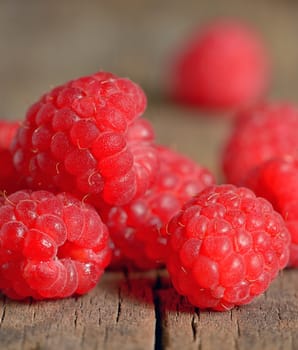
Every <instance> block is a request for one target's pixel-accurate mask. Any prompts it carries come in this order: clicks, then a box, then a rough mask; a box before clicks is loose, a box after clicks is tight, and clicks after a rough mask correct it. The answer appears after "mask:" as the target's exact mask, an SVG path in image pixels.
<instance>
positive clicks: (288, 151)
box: [222, 103, 298, 185]
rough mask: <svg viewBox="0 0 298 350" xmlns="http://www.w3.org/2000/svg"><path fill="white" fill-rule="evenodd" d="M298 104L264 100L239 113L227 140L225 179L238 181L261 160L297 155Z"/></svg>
mask: <svg viewBox="0 0 298 350" xmlns="http://www.w3.org/2000/svg"><path fill="white" fill-rule="evenodd" d="M297 129H298V107H297V106H294V105H292V104H289V103H267V104H264V105H258V106H254V107H251V108H249V109H247V110H245V111H243V112H241V113H240V114H239V117H238V118H237V120H236V124H235V127H234V130H233V131H232V133H231V135H230V137H229V139H228V140H227V143H226V146H225V149H224V152H223V160H222V167H223V172H224V174H225V177H226V180H227V182H230V183H233V184H236V185H239V184H241V181H242V180H243V179H244V178H245V176H246V174H247V172H248V171H249V170H250V169H252V168H254V167H255V166H257V165H259V164H261V163H263V162H264V161H266V160H268V159H270V158H273V157H279V156H283V155H298V137H297Z"/></svg>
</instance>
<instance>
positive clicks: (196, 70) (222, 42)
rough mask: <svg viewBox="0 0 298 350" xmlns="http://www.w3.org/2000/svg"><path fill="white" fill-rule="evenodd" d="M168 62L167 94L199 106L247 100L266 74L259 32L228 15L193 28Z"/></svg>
mask: <svg viewBox="0 0 298 350" xmlns="http://www.w3.org/2000/svg"><path fill="white" fill-rule="evenodd" d="M171 66H172V67H171V72H170V74H169V75H170V76H169V80H170V82H169V84H168V85H169V90H170V95H171V96H172V98H173V99H174V100H176V101H178V102H182V103H185V104H189V105H194V106H198V107H203V108H210V109H229V108H238V107H240V106H243V105H247V104H249V103H251V102H253V101H256V100H257V99H259V98H260V97H261V96H262V95H263V94H264V92H265V90H266V88H267V85H268V80H269V61H268V57H267V53H266V50H265V48H264V45H263V43H262V41H261V39H260V37H259V35H258V34H257V33H255V32H254V31H253V30H252V29H251V28H249V27H248V26H246V25H245V24H243V23H237V22H233V21H216V22H214V23H211V24H209V25H208V26H207V27H205V28H204V29H203V30H201V29H200V30H197V31H196V32H194V33H193V35H192V37H191V38H190V39H189V40H188V42H186V43H185V45H184V47H181V48H180V52H179V54H178V55H176V57H175V58H174V60H173V62H172V64H171Z"/></svg>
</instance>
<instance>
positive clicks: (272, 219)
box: [167, 185, 290, 311]
mask: <svg viewBox="0 0 298 350" xmlns="http://www.w3.org/2000/svg"><path fill="white" fill-rule="evenodd" d="M167 230H168V234H169V238H168V249H169V251H168V257H167V268H168V271H169V274H170V276H171V279H172V282H173V284H174V287H175V288H176V290H177V291H178V293H180V294H182V295H185V296H187V297H188V299H189V300H190V302H191V303H192V304H194V305H195V306H198V307H199V308H201V309H206V308H210V309H213V310H218V311H224V310H229V309H231V308H233V307H234V306H235V305H243V304H247V303H249V302H250V301H251V300H252V299H254V298H255V297H256V296H257V295H259V294H261V293H263V292H264V291H265V290H266V289H267V288H268V286H269V284H270V282H271V281H272V280H273V279H274V278H275V277H276V275H277V274H278V271H279V270H281V269H282V268H284V267H285V266H286V264H287V262H288V259H289V242H290V236H289V232H288V230H287V228H286V225H285V223H284V221H283V219H282V218H281V216H280V215H279V214H278V213H277V212H275V211H274V210H273V208H272V206H271V204H270V203H269V202H268V201H266V200H265V199H263V198H257V197H256V196H255V195H254V193H253V192H251V191H250V190H249V189H247V188H244V187H239V188H237V187H235V186H233V185H221V186H210V187H208V188H206V189H205V190H203V191H202V192H201V193H199V194H198V195H197V196H195V197H194V198H193V199H191V200H189V201H188V202H187V203H186V204H185V206H184V207H183V209H182V211H180V212H179V213H178V214H177V215H176V216H174V218H173V219H172V220H171V221H170V223H169V224H168V227H167Z"/></svg>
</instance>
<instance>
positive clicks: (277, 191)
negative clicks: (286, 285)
mask: <svg viewBox="0 0 298 350" xmlns="http://www.w3.org/2000/svg"><path fill="white" fill-rule="evenodd" d="M244 184H245V186H247V187H249V188H251V189H252V190H253V191H254V192H255V193H256V194H257V195H258V196H262V197H264V198H266V199H268V200H269V201H270V202H271V203H272V205H273V207H274V208H275V209H276V210H277V211H278V212H279V213H280V214H281V215H282V216H283V218H284V220H285V221H286V224H287V227H288V230H289V232H290V234H291V245H290V260H289V264H288V265H289V266H294V267H298V192H297V184H298V159H295V158H293V157H289V156H288V157H283V158H275V159H271V160H268V161H266V162H264V163H263V164H261V165H260V166H258V167H256V168H255V169H253V170H252V171H250V172H249V174H248V176H247V178H246V180H245V181H244Z"/></svg>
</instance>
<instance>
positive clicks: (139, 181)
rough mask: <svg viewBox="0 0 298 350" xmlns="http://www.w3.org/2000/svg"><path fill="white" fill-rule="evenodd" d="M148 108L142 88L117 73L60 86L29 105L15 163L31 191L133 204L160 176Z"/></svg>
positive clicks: (15, 144) (14, 147) (93, 76)
mask: <svg viewBox="0 0 298 350" xmlns="http://www.w3.org/2000/svg"><path fill="white" fill-rule="evenodd" d="M145 107H146V97H145V95H144V93H143V91H142V90H141V88H140V87H139V86H138V85H136V84H134V83H133V82H132V81H130V80H128V79H124V78H118V77H116V76H115V75H113V74H111V73H105V72H100V73H97V74H94V75H91V76H88V77H82V78H79V79H76V80H73V81H70V82H68V83H66V84H64V85H61V86H59V87H56V88H55V89H53V90H52V91H50V92H49V93H47V94H45V95H44V96H42V97H41V98H40V100H39V101H38V102H37V103H35V104H34V105H33V106H32V107H31V108H30V109H29V110H28V112H27V115H26V119H25V122H24V123H23V125H22V127H21V128H20V130H19V131H18V133H17V136H16V138H15V140H14V144H13V154H14V164H15V166H16V168H17V170H18V171H19V172H20V173H22V174H24V175H25V176H26V181H27V186H29V187H30V188H33V189H48V190H57V189H59V190H62V191H67V192H72V193H74V194H76V195H77V196H79V197H81V198H82V197H85V196H88V197H89V200H90V201H92V202H94V203H97V202H98V201H102V199H103V200H104V201H106V202H107V203H110V204H116V205H122V204H125V203H128V202H129V201H131V200H132V199H133V198H135V197H136V196H138V195H141V194H143V193H144V192H145V191H146V190H147V188H148V186H149V185H150V184H151V182H152V181H153V178H154V175H155V168H156V162H157V158H156V155H155V153H154V149H153V148H152V142H153V139H154V134H153V130H152V128H151V125H150V124H149V122H147V121H146V122H145V121H142V120H138V119H137V118H138V117H139V116H140V115H141V114H142V113H143V112H144V109H145ZM136 141H137V143H138V145H137V146H136V145H135V143H136Z"/></svg>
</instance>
